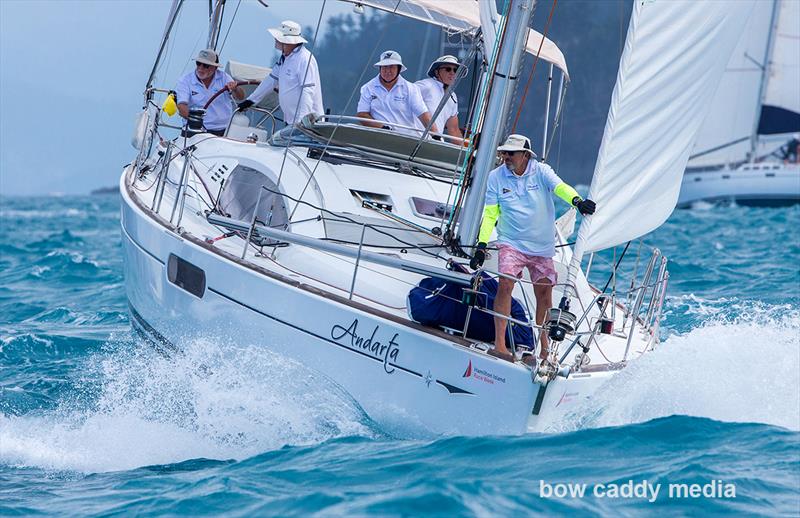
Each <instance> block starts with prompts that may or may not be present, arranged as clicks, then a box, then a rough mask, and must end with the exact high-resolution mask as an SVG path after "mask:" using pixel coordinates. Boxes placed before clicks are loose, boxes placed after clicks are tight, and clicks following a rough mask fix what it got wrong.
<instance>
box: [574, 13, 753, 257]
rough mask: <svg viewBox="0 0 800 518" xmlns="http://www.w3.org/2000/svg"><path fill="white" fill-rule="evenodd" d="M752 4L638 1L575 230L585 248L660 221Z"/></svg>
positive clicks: (620, 239) (579, 250) (580, 249)
mask: <svg viewBox="0 0 800 518" xmlns="http://www.w3.org/2000/svg"><path fill="white" fill-rule="evenodd" d="M752 7H753V1H752V0H751V1H747V0H716V1H714V2H696V1H694V0H637V1H636V2H635V3H634V8H633V13H632V14H631V21H630V25H629V28H628V36H627V39H626V41H625V50H624V52H623V55H622V60H621V62H620V68H619V73H618V75H617V84H616V86H615V87H614V94H613V96H612V99H611V107H610V109H609V112H608V120H607V121H606V127H605V133H604V135H603V140H602V143H601V145H600V151H599V154H598V157H597V164H596V166H595V171H594V177H593V179H592V184H591V188H590V191H589V197H590V198H592V199H593V200H595V201H596V202H597V207H598V209H597V213H596V214H595V215H594V216H590V217H588V218H586V219H585V220H584V222H583V224H582V225H581V228H580V231H579V234H578V238H577V242H576V245H575V256H574V262H573V266H574V265H575V264H580V260H581V257H582V255H583V253H584V252H590V251H594V250H601V249H604V248H608V247H612V246H615V245H617V244H620V243H624V242H626V241H629V240H631V239H635V238H637V237H639V236H641V235H643V234H646V233H647V232H650V231H651V230H653V229H655V228H657V227H658V226H659V225H661V224H662V223H663V222H664V221H665V220H666V219H667V217H669V215H670V214H671V213H672V211H673V210H674V208H675V204H676V202H677V200H678V192H679V190H680V184H681V177H682V175H683V171H684V169H685V167H686V162H687V160H688V158H689V152H690V151H691V149H692V146H693V144H694V141H695V138H696V136H697V132H698V130H699V128H700V125H701V123H702V122H703V119H705V117H706V113H707V111H708V107H709V106H710V104H711V99H712V98H713V96H714V93H715V91H716V89H717V85H718V84H719V81H720V78H721V77H722V73H723V72H724V70H725V66H726V64H727V63H728V59H729V57H730V55H731V52H732V51H733V48H734V47H735V46H736V43H737V41H738V40H739V38H740V35H741V33H742V30H743V29H744V26H745V23H746V21H747V18H748V16H749V14H750V11H751V9H752Z"/></svg>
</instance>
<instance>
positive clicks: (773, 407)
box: [558, 300, 800, 430]
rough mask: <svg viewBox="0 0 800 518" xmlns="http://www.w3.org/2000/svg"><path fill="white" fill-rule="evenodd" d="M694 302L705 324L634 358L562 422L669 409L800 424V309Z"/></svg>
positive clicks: (595, 421) (641, 416) (604, 422)
mask: <svg viewBox="0 0 800 518" xmlns="http://www.w3.org/2000/svg"><path fill="white" fill-rule="evenodd" d="M683 302H684V303H685V302H686V301H683ZM691 306H693V309H696V310H697V311H698V312H701V313H703V314H704V315H705V318H704V320H705V322H704V323H703V324H702V325H701V326H699V327H697V328H695V329H693V330H691V331H689V332H688V333H685V334H676V335H672V336H670V337H669V338H667V339H666V340H665V341H664V342H663V343H662V344H661V346H660V347H659V348H658V349H657V350H656V351H654V352H652V353H649V354H646V355H644V356H642V357H641V358H639V359H637V360H636V361H634V362H632V363H631V364H630V365H629V366H628V368H626V369H625V370H624V371H622V372H621V373H620V374H619V375H617V376H616V377H614V378H612V379H611V380H610V381H609V382H608V383H606V384H605V385H604V386H603V387H602V388H601V390H600V391H599V392H598V393H597V394H596V396H595V397H593V398H592V399H590V400H587V401H586V403H585V404H583V405H582V407H581V408H580V409H579V410H578V411H577V412H575V413H574V414H573V415H571V416H570V418H569V419H568V420H567V421H566V422H565V423H562V425H563V426H559V427H558V428H559V430H569V429H573V430H574V429H576V428H587V427H588V428H594V427H600V426H617V425H624V424H629V423H637V422H643V421H647V420H650V419H655V418H658V417H665V416H670V415H689V416H695V417H707V418H711V419H716V420H719V421H728V422H755V423H765V424H770V425H776V426H782V427H784V428H789V429H791V430H800V311H798V310H796V309H791V308H789V307H788V306H768V305H764V304H761V303H740V302H735V301H734V302H731V301H722V304H721V305H718V306H716V310H715V309H714V307H715V305H714V302H713V301H703V300H697V301H696V303H695V304H691ZM733 314H735V315H738V316H732V315H733ZM694 316H696V315H694Z"/></svg>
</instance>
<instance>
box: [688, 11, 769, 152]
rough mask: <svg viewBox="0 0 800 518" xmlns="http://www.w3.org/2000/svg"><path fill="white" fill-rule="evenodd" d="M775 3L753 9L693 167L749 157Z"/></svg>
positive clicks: (704, 127) (705, 125)
mask: <svg viewBox="0 0 800 518" xmlns="http://www.w3.org/2000/svg"><path fill="white" fill-rule="evenodd" d="M776 1H777V0H773V1H767V2H760V3H759V4H758V5H757V6H756V7H755V8H754V9H753V11H752V13H751V15H750V19H749V20H748V22H747V25H746V26H745V30H744V32H743V33H742V34H741V39H740V40H739V43H738V44H737V45H736V48H735V49H734V51H733V54H731V59H730V61H728V66H727V67H726V68H725V73H724V74H723V75H722V80H721V81H720V85H719V88H717V93H716V94H715V95H714V98H713V99H712V101H711V108H710V109H709V111H708V116H707V117H706V119H705V121H703V125H702V126H701V128H700V132H699V133H698V134H697V140H696V141H695V145H694V148H693V149H692V155H693V158H691V159H690V160H689V166H690V167H703V166H717V165H722V164H734V163H737V162H742V161H744V160H746V159H747V158H748V154H749V153H750V149H751V145H750V140H751V138H750V137H751V136H752V134H753V131H754V130H755V121H756V119H758V117H759V113H760V109H761V103H760V99H759V97H760V96H761V85H762V78H763V70H764V68H765V67H766V63H765V61H766V60H767V53H768V51H769V49H768V45H769V40H770V37H769V35H770V32H771V31H772V21H773V9H774V8H775V7H776V6H775V5H774V4H775V2H776Z"/></svg>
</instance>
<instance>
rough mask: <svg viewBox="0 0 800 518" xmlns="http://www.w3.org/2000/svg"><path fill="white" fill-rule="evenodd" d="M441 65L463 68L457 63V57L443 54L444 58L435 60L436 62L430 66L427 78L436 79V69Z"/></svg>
mask: <svg viewBox="0 0 800 518" xmlns="http://www.w3.org/2000/svg"><path fill="white" fill-rule="evenodd" d="M442 65H455V66H456V68H457V69H458V68H461V67H463V66H464V65H462V64H461V63H459V62H458V58H457V57H455V56H453V55H450V54H445V55H444V56H441V57H438V58H436V60H434V62H433V63H431V66H429V67H428V77H436V69H437V68H439V67H440V66H442ZM456 71H457V70H456Z"/></svg>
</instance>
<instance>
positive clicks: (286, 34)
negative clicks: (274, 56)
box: [267, 20, 308, 45]
mask: <svg viewBox="0 0 800 518" xmlns="http://www.w3.org/2000/svg"><path fill="white" fill-rule="evenodd" d="M267 30H268V31H269V33H270V34H272V37H273V38H275V39H276V40H278V41H279V42H280V43H289V44H291V45H294V44H297V43H308V40H306V39H305V38H304V37H302V36H300V24H299V23H297V22H293V21H291V20H284V21H282V22H281V26H280V27H279V28H277V29H267Z"/></svg>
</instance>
